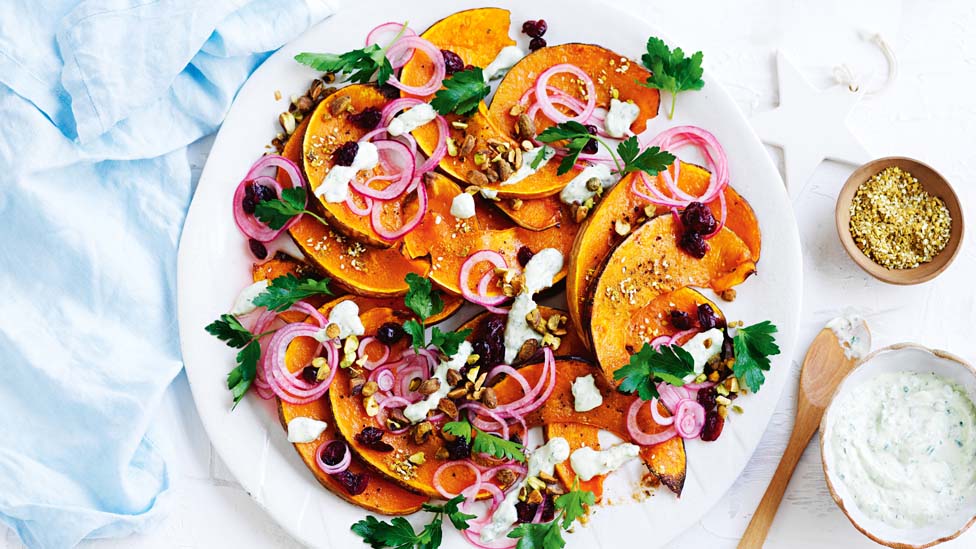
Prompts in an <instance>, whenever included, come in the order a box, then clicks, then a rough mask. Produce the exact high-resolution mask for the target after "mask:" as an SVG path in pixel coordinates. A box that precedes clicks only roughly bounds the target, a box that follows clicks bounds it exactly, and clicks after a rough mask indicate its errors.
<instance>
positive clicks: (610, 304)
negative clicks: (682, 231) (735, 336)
mask: <svg viewBox="0 0 976 549" xmlns="http://www.w3.org/2000/svg"><path fill="white" fill-rule="evenodd" d="M677 235H678V227H677V225H676V223H675V220H674V219H673V218H672V216H670V215H663V216H659V217H655V218H654V219H651V220H650V221H647V222H646V223H644V224H643V225H641V226H640V227H638V228H637V229H636V230H634V231H633V232H631V233H630V235H629V236H628V237H627V238H626V239H625V240H624V241H623V242H621V243H620V244H619V245H618V246H617V247H616V249H615V250H614V251H613V253H611V254H610V257H609V258H608V259H607V262H606V265H605V266H604V267H603V270H602V272H601V273H600V275H599V277H598V278H597V281H596V284H595V287H594V291H593V293H592V296H593V306H592V318H591V319H590V324H589V330H590V341H591V343H592V344H593V351H594V353H595V354H596V357H597V360H598V361H599V363H600V367H601V368H602V369H603V371H604V372H605V373H606V375H607V378H608V379H613V372H614V371H615V370H616V369H617V368H620V367H621V366H623V365H625V364H627V362H628V361H629V360H630V354H631V353H630V352H628V349H627V347H628V341H627V337H628V327H629V325H630V322H631V319H633V318H634V316H635V315H636V314H637V313H638V312H639V311H640V310H641V309H643V308H644V307H645V306H646V305H647V304H649V303H651V301H652V300H653V299H654V298H656V297H658V296H660V295H662V294H666V293H668V292H672V291H674V290H676V289H678V288H682V287H684V286H700V287H703V286H711V287H712V288H714V289H715V290H716V291H719V292H720V291H723V290H725V289H728V288H731V287H732V286H735V285H736V284H739V283H741V282H743V281H744V280H745V279H746V278H747V277H748V276H749V275H751V274H752V273H754V272H755V270H756V266H755V263H753V262H752V259H751V254H750V253H749V248H748V247H747V246H746V245H745V243H743V242H742V239H741V238H739V237H738V236H736V234H735V233H733V232H732V231H730V230H729V229H726V228H723V229H722V230H721V231H719V232H718V234H716V235H715V236H714V237H712V238H711V239H710V240H709V241H708V242H709V247H710V249H709V251H708V253H706V254H705V257H703V258H702V259H696V258H694V257H692V256H690V255H688V254H687V253H686V252H685V251H683V250H681V249H680V248H679V247H678V244H677Z"/></svg>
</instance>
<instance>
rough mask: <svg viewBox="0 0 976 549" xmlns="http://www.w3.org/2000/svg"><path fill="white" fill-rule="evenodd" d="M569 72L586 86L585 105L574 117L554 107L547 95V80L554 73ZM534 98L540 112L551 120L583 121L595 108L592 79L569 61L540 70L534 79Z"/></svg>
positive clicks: (559, 121)
mask: <svg viewBox="0 0 976 549" xmlns="http://www.w3.org/2000/svg"><path fill="white" fill-rule="evenodd" d="M560 73H569V74H572V75H573V76H575V77H576V78H577V79H579V81H580V82H581V83H582V84H583V85H584V86H585V87H586V98H587V100H586V105H585V107H584V108H583V110H582V111H581V112H579V113H577V114H576V116H574V117H569V116H566V115H565V114H563V113H562V112H560V111H559V109H557V108H556V107H555V105H554V104H553V102H552V99H551V98H550V97H549V93H548V86H547V84H548V82H549V79H550V78H552V77H553V76H554V75H556V74H560ZM535 98H536V101H537V102H538V103H539V106H540V108H541V109H542V114H544V115H546V116H547V117H548V118H549V119H550V120H552V121H553V122H556V123H557V124H558V123H562V122H567V121H570V120H572V121H575V122H580V123H582V122H584V121H585V120H587V119H588V118H589V117H590V115H591V114H593V110H594V109H596V86H595V85H594V84H593V79H592V78H590V75H588V74H586V71H584V70H583V69H581V68H579V67H577V66H576V65H572V64H570V63H561V64H559V65H553V66H552V67H549V68H548V69H546V70H544V71H542V73H541V74H540V75H539V78H538V79H536V81H535Z"/></svg>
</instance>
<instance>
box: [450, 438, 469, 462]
mask: <svg viewBox="0 0 976 549" xmlns="http://www.w3.org/2000/svg"><path fill="white" fill-rule="evenodd" d="M444 449H446V450H447V456H448V457H449V458H451V459H452V460H456V459H467V458H469V457H471V443H470V442H468V439H467V438H465V437H457V438H455V439H454V440H448V441H445V442H444Z"/></svg>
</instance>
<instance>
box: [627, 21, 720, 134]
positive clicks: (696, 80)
mask: <svg viewBox="0 0 976 549" xmlns="http://www.w3.org/2000/svg"><path fill="white" fill-rule="evenodd" d="M703 57H704V56H703V55H702V52H700V51H699V52H695V53H694V54H693V55H692V56H691V57H685V52H683V51H682V50H681V48H674V51H671V49H670V48H668V45H667V44H665V43H664V41H663V40H661V39H660V38H657V37H654V36H652V37H650V38H648V39H647V53H645V54H644V55H643V56H641V63H643V65H644V66H645V67H647V69H648V70H650V71H651V76H649V77H648V78H647V81H646V82H644V83H643V85H644V86H647V87H648V88H654V89H658V90H664V91H667V92H670V93H671V109H670V110H669V111H668V118H669V119H670V118H674V105H675V103H676V101H677V98H678V93H679V92H683V91H685V90H700V89H702V87H703V86H704V85H705V81H704V80H702V72H703V71H702V66H701V64H702V58H703Z"/></svg>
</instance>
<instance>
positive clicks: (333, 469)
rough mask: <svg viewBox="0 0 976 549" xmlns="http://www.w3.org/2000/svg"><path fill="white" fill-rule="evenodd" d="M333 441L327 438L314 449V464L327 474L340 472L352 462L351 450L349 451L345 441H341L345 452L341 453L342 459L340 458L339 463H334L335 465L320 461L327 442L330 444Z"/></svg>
mask: <svg viewBox="0 0 976 549" xmlns="http://www.w3.org/2000/svg"><path fill="white" fill-rule="evenodd" d="M333 442H335V441H334V440H327V441H325V442H323V443H322V444H319V447H318V448H316V449H315V464H316V465H318V467H319V469H321V470H322V472H323V473H325V474H327V475H335V474H338V473H341V472H343V471H345V470H346V469H348V468H349V464H350V463H352V452H350V451H349V445H348V444H346V443H345V442H343V443H342V445H343V446H344V447H345V449H346V452H345V453H344V454H342V460H340V461H339V463H336V464H335V465H329V464H328V463H326V462H324V461H322V452H323V451H325V448H326V447H327V446H328V445H329V444H332V443H333Z"/></svg>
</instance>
